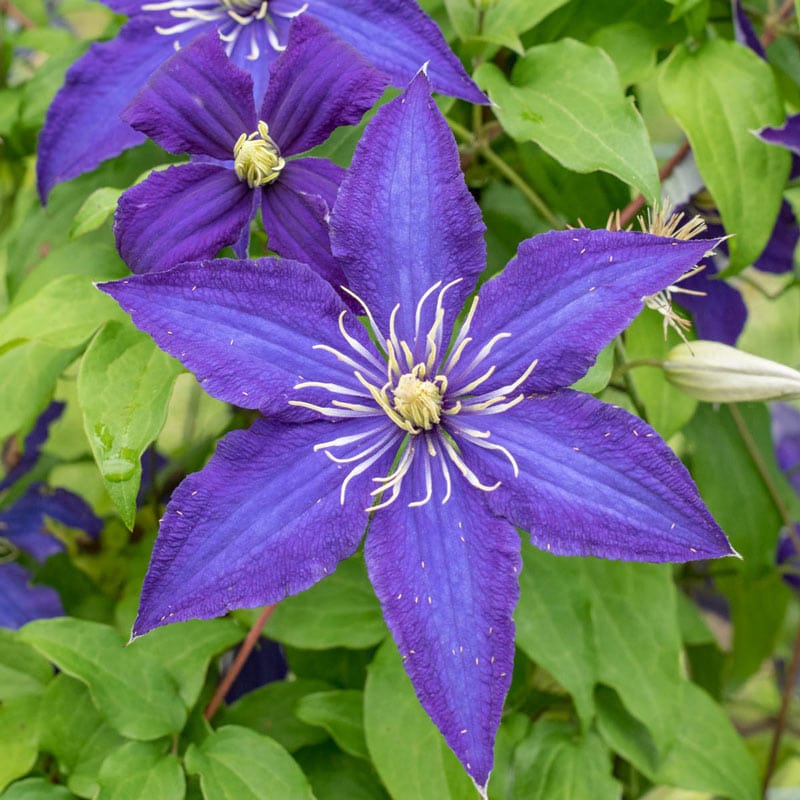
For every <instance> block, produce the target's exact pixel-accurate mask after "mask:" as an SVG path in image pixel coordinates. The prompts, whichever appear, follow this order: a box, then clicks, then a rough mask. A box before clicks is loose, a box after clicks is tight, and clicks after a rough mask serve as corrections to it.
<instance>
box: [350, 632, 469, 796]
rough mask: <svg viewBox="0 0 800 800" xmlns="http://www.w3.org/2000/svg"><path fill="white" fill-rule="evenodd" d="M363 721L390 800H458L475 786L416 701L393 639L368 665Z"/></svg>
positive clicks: (370, 749)
mask: <svg viewBox="0 0 800 800" xmlns="http://www.w3.org/2000/svg"><path fill="white" fill-rule="evenodd" d="M364 725H365V730H366V736H367V748H368V749H369V752H370V754H371V755H372V761H373V765H374V766H375V769H376V770H377V772H378V775H380V777H381V780H382V781H383V783H384V785H385V786H386V788H387V789H388V790H389V794H390V795H391V796H392V798H393V800H450V799H451V800H462V798H467V797H474V796H475V789H474V786H473V784H472V781H471V780H470V779H469V777H468V776H467V773H466V772H465V771H464V769H463V767H462V766H461V764H460V763H459V762H458V760H457V759H456V757H455V755H454V754H453V752H452V751H451V750H450V748H449V747H448V746H447V745H446V744H445V741H444V739H443V738H442V734H441V733H440V732H439V730H438V729H437V728H436V726H435V725H434V724H433V722H431V719H430V717H429V716H428V715H427V714H426V713H425V711H424V710H423V709H422V706H421V705H420V704H419V700H417V697H416V695H415V694H414V689H413V688H412V686H411V681H410V680H409V679H408V676H407V675H406V672H405V670H404V669H403V662H402V660H401V658H400V654H399V653H398V652H397V648H396V647H395V644H394V642H393V641H391V640H387V641H386V642H385V643H384V644H383V645H382V646H381V648H380V649H379V650H378V653H377V655H376V656H375V660H374V661H373V662H372V664H371V666H370V668H369V675H368V677H367V684H366V687H365V689H364Z"/></svg>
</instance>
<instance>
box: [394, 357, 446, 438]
mask: <svg viewBox="0 0 800 800" xmlns="http://www.w3.org/2000/svg"><path fill="white" fill-rule="evenodd" d="M424 375H425V365H424V364H417V366H416V367H414V369H413V371H412V372H409V373H406V374H405V375H401V376H400V379H399V380H398V382H397V386H396V387H395V389H394V392H393V394H394V409H395V411H397V413H398V414H400V416H401V417H403V418H404V419H405V420H407V421H408V422H410V423H411V424H412V425H413V426H414V427H415V428H422V430H425V431H429V430H430V429H431V428H432V427H433V426H434V425H436V424H437V423H438V422H439V417H440V414H441V411H442V393H441V391H440V387H439V386H438V385H437V384H436V383H434V382H433V381H427V380H425V379H424Z"/></svg>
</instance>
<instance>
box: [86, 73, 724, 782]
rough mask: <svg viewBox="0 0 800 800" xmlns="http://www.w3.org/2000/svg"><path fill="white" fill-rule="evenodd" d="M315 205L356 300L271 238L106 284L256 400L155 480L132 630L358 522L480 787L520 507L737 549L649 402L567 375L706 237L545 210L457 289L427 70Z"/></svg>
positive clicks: (264, 584)
mask: <svg viewBox="0 0 800 800" xmlns="http://www.w3.org/2000/svg"><path fill="white" fill-rule="evenodd" d="M331 224H332V241H333V247H334V254H336V255H337V256H338V257H339V258H340V260H341V264H342V269H343V271H344V273H345V276H346V278H347V287H348V290H349V291H350V292H351V293H352V295H353V298H358V300H357V302H359V303H360V304H361V308H362V311H363V315H364V319H365V320H366V322H365V323H364V324H362V322H361V321H359V319H358V318H357V317H356V316H355V315H354V314H352V313H351V312H350V311H349V310H348V307H347V306H346V305H345V303H344V301H342V300H341V298H340V297H339V296H338V295H337V294H336V292H335V291H334V289H333V288H332V287H331V286H330V285H329V284H327V283H326V282H325V281H324V280H322V279H321V278H320V277H319V276H318V275H317V274H316V273H315V272H314V271H313V270H311V269H310V268H309V267H307V266H305V265H302V264H299V263H297V262H294V261H289V260H280V261H276V260H272V259H263V260H260V261H257V262H253V263H250V262H236V261H219V260H218V261H214V262H205V263H203V262H200V263H189V264H183V265H181V266H179V267H176V268H175V269H173V270H170V271H167V272H161V273H151V274H148V275H138V276H132V277H131V278H128V279H124V280H122V281H117V282H114V283H109V284H104V285H102V286H101V288H102V289H103V290H104V291H106V292H108V293H109V294H111V295H112V296H113V297H115V298H116V299H117V300H118V302H119V303H120V304H121V305H122V307H123V308H124V309H126V310H127V311H128V312H129V313H130V314H131V316H132V318H133V320H134V322H135V323H136V324H137V325H138V326H139V327H141V328H142V329H143V330H146V331H149V332H150V334H151V335H152V336H153V337H154V339H155V340H156V341H157V342H158V344H159V345H160V346H161V347H163V348H165V349H166V350H167V351H168V352H170V353H173V354H174V355H176V356H177V357H178V358H180V359H181V360H182V361H183V363H184V364H185V365H186V366H187V367H188V368H189V369H190V370H192V371H194V372H195V373H196V374H197V375H198V377H199V378H200V380H201V382H202V385H203V386H204V387H205V388H206V389H207V391H209V392H210V393H211V394H213V395H215V396H216V397H219V398H221V399H223V400H225V401H227V402H232V403H236V404H238V405H243V406H245V407H248V408H253V409H259V410H260V411H262V412H264V414H265V415H267V416H266V417H265V418H262V419H260V420H258V421H257V422H256V423H255V424H254V425H253V426H252V427H251V428H250V429H249V430H245V431H235V432H233V433H231V434H229V435H228V436H227V437H226V438H225V439H224V440H223V441H222V442H221V443H220V445H219V447H218V449H217V452H216V454H215V455H214V456H213V457H212V459H211V460H210V461H209V463H208V464H207V466H206V467H205V468H204V469H203V470H202V471H201V472H199V473H196V474H194V475H192V476H190V477H189V478H187V479H186V480H185V481H184V482H183V484H182V485H181V486H180V487H179V488H178V489H177V490H176V492H175V494H174V495H173V498H172V500H171V502H170V504H169V506H168V508H167V511H166V513H165V516H164V518H163V521H162V526H161V531H160V533H159V537H158V540H157V542H156V546H155V550H154V554H153V560H152V562H151V565H150V569H149V571H148V575H147V578H146V580H145V585H144V590H143V594H142V602H141V607H140V611H139V616H138V618H137V621H136V623H135V625H134V630H133V635H134V636H138V635H141V634H143V633H146V632H147V631H149V630H151V629H153V628H155V627H157V626H159V625H163V624H165V623H168V622H171V621H178V620H185V619H189V618H193V617H201V618H206V617H214V616H217V615H220V614H223V613H225V612H226V611H227V610H228V609H232V608H237V607H242V606H257V605H261V604H266V603H274V602H278V601H280V600H281V599H282V598H284V597H286V596H287V595H289V594H292V593H295V592H299V591H301V590H303V589H305V588H307V587H308V586H310V585H312V584H313V583H315V582H316V581H318V580H320V579H321V578H323V577H324V576H325V575H327V574H329V573H331V572H332V571H333V570H334V569H336V565H337V563H338V562H339V561H341V560H342V559H344V558H347V557H348V556H350V555H351V554H352V553H353V552H354V551H355V550H356V548H357V547H358V546H359V542H360V541H361V538H362V535H363V534H364V531H365V529H366V528H367V523H369V530H368V533H367V536H366V542H365V546H364V555H365V560H366V563H367V567H368V571H369V576H370V579H371V581H372V584H373V586H374V588H375V591H376V593H377V595H378V597H379V599H380V601H381V604H382V608H383V613H384V616H385V618H386V621H387V623H388V626H389V628H390V629H391V631H392V634H393V635H394V638H395V640H396V642H397V644H398V647H399V649H400V652H401V654H402V657H403V660H404V663H405V667H406V670H407V671H408V674H409V675H410V677H411V680H412V682H413V684H414V687H415V689H416V692H417V695H418V697H419V699H420V701H421V703H422V705H423V706H424V708H425V709H426V711H427V712H428V713H429V714H430V716H431V717H432V719H433V720H434V722H435V723H436V724H437V725H438V726H439V728H440V729H441V731H442V733H443V734H444V737H445V739H446V740H447V742H448V743H449V745H450V746H451V747H452V748H453V750H454V751H455V753H456V754H457V755H458V757H459V758H460V759H461V761H462V763H463V764H464V767H465V769H466V770H467V772H468V773H469V775H470V776H472V778H473V780H474V781H475V784H476V785H477V786H478V788H479V790H480V792H481V793H482V794H483V796H485V791H486V789H485V787H486V783H487V781H488V778H489V772H490V770H491V767H492V750H493V743H494V737H495V734H496V731H497V727H498V724H499V721H500V714H501V710H502V706H503V701H504V698H505V695H506V692H507V691H508V687H509V684H510V682H511V673H512V662H513V657H514V625H513V621H512V614H513V611H514V607H515V605H516V602H517V597H518V582H517V578H518V572H519V569H520V565H521V559H520V541H519V535H518V533H517V530H516V528H515V526H519V527H521V528H524V529H526V530H527V531H529V535H530V539H531V541H532V542H533V543H534V544H535V545H536V546H538V547H541V548H545V549H547V550H549V551H551V552H553V553H559V554H570V555H595V556H601V557H605V558H624V559H631V560H643V561H660V562H663V561H686V560H692V559H701V558H709V557H716V556H724V555H730V554H732V553H733V551H732V550H731V547H730V545H729V543H728V541H727V539H726V537H725V535H724V534H723V533H722V531H721V530H720V529H719V527H718V526H717V525H716V523H715V522H714V520H713V519H712V517H711V515H710V514H709V512H708V511H707V509H706V508H705V506H704V505H703V503H702V501H701V499H700V498H699V496H698V493H697V489H696V487H695V486H694V484H693V482H692V480H691V478H690V476H689V474H688V472H687V471H686V469H685V468H684V467H683V465H682V464H681V463H680V461H679V460H678V459H677V458H676V457H675V455H674V454H673V453H672V451H671V450H670V449H669V448H668V447H667V446H666V444H664V442H663V441H662V440H661V439H659V437H658V435H657V434H656V433H655V432H654V431H653V430H652V429H651V428H650V427H649V426H648V425H646V424H645V423H644V422H643V421H642V420H640V419H638V418H636V417H633V416H631V415H630V414H629V413H627V412H626V411H624V410H623V409H621V408H618V407H613V406H608V405H605V404H603V403H601V402H600V401H598V400H596V399H595V398H593V397H591V396H589V395H584V394H580V393H578V392H574V391H570V390H569V389H565V388H563V387H566V386H569V385H570V384H572V383H573V382H574V381H575V380H576V379H578V378H579V377H580V376H581V375H583V374H584V373H585V371H586V370H587V368H588V367H589V366H590V365H591V363H592V362H593V360H594V359H595V357H596V355H597V353H598V352H599V351H600V350H601V349H602V347H603V346H604V345H606V344H607V343H608V342H609V341H610V340H611V339H612V338H613V337H614V336H616V335H617V334H618V333H619V332H620V331H621V330H622V329H623V328H624V327H625V326H626V325H627V324H628V323H629V322H630V321H631V320H632V319H633V317H634V316H635V315H636V314H637V313H638V312H639V311H640V310H641V308H642V298H643V297H644V296H647V295H650V294H653V293H654V292H656V291H658V290H660V289H662V288H663V287H664V286H666V285H667V284H669V283H671V282H672V281H674V280H675V279H676V278H677V277H678V276H680V275H682V274H683V273H684V272H686V271H687V270H688V269H689V268H690V267H691V266H692V265H693V264H694V263H695V262H696V261H697V260H699V259H700V258H701V257H702V256H703V255H704V254H705V253H706V252H707V251H708V249H709V247H712V246H713V245H714V244H715V242H713V241H709V240H706V241H696V240H695V241H677V240H674V239H668V238H664V237H657V236H648V235H646V234H639V233H626V232H621V233H620V232H616V233H614V232H608V231H590V230H574V231H561V232H551V233H548V234H544V235H542V236H537V237H535V238H533V239H530V240H528V241H526V242H524V243H523V244H522V245H521V246H520V249H519V253H518V255H517V257H516V258H515V259H514V260H513V261H512V262H511V263H510V264H509V265H508V266H507V267H506V269H505V271H504V272H503V273H502V274H501V275H500V276H499V277H497V278H495V279H494V280H492V281H490V282H489V283H487V284H486V285H485V286H484V287H483V288H482V289H481V293H480V296H479V299H472V300H470V295H471V290H472V287H473V286H474V285H475V282H476V280H477V278H478V276H479V274H480V273H481V271H482V270H483V268H484V266H485V246H484V243H483V237H482V234H483V231H484V226H483V224H482V221H481V218H480V212H479V209H478V207H477V204H476V203H475V201H474V200H473V198H472V196H471V195H470V193H469V191H468V190H467V188H466V186H465V184H464V181H463V177H462V176H461V174H460V171H459V162H458V152H457V149H456V145H455V142H454V140H453V138H452V135H451V134H450V131H449V129H448V126H447V124H446V122H445V120H444V119H443V117H442V116H441V114H440V113H439V111H438V109H437V108H436V105H435V103H434V102H433V100H432V98H431V96H430V90H429V85H428V82H427V79H426V78H425V77H424V75H419V76H418V77H417V78H415V80H414V81H413V82H412V84H411V85H410V86H409V88H408V89H407V91H406V92H405V93H404V94H403V95H402V96H400V97H399V98H397V99H396V100H394V101H393V102H392V103H390V104H388V105H386V106H384V107H383V108H382V109H380V110H379V112H378V113H377V115H376V116H375V118H374V119H373V121H372V122H371V123H370V124H369V125H368V126H367V129H366V131H365V133H364V135H363V137H362V140H361V142H360V144H359V146H358V148H357V150H356V153H355V156H354V158H353V163H352V167H351V170H350V172H349V173H348V176H347V177H346V178H345V180H344V182H343V184H342V187H341V190H340V193H339V197H338V199H337V203H336V206H335V207H334V211H333V215H332V220H331ZM462 308H463V309H464V312H465V316H464V317H463V319H462V321H461V323H460V324H458V320H459V313H460V312H461V310H462ZM368 329H371V334H372V335H370V331H369V330H368Z"/></svg>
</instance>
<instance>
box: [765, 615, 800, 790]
mask: <svg viewBox="0 0 800 800" xmlns="http://www.w3.org/2000/svg"><path fill="white" fill-rule="evenodd" d="M798 668H800V629H798V631H797V637H796V638H795V640H794V650H793V651H792V660H791V662H790V664H789V671H788V672H787V673H786V684H785V685H784V687H783V694H782V695H781V707H780V711H779V712H778V719H777V720H776V721H775V728H774V730H773V733H772V742H771V743H770V746H769V758H768V759H767V768H766V770H765V772H764V783H763V789H764V795H765V796H766V792H767V787H768V786H769V782H770V780H771V779H772V774H773V772H775V766H776V764H777V763H778V752H779V751H780V747H781V739H782V738H783V733H784V731H785V730H786V723H787V720H788V718H789V706H790V705H791V702H792V695H793V694H794V685H795V683H796V682H797V671H798Z"/></svg>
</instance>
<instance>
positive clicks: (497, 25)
mask: <svg viewBox="0 0 800 800" xmlns="http://www.w3.org/2000/svg"><path fill="white" fill-rule="evenodd" d="M567 2H568V0H538V1H537V2H536V3H531V2H530V0H496V2H494V3H490V4H488V5H489V8H488V9H486V11H485V12H484V15H483V23H482V25H480V30H479V15H478V10H477V9H476V7H475V5H476V3H475V0H445V7H446V8H447V13H448V15H449V17H450V21H451V22H452V23H453V27H454V28H455V30H456V33H457V34H458V37H459V38H460V39H462V40H464V41H467V40H469V39H477V40H479V41H484V42H491V43H492V44H498V45H502V46H503V47H509V48H511V49H512V50H516V51H517V52H518V53H522V52H523V47H522V42H521V41H520V38H519V37H520V34H523V33H525V31H529V30H530V29H531V28H533V27H534V26H535V25H537V24H538V23H540V22H541V21H542V20H543V19H544V18H545V17H546V16H547V15H548V14H551V13H552V12H553V11H555V10H556V9H558V8H561V6H563V5H565V4H566V3H567Z"/></svg>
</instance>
